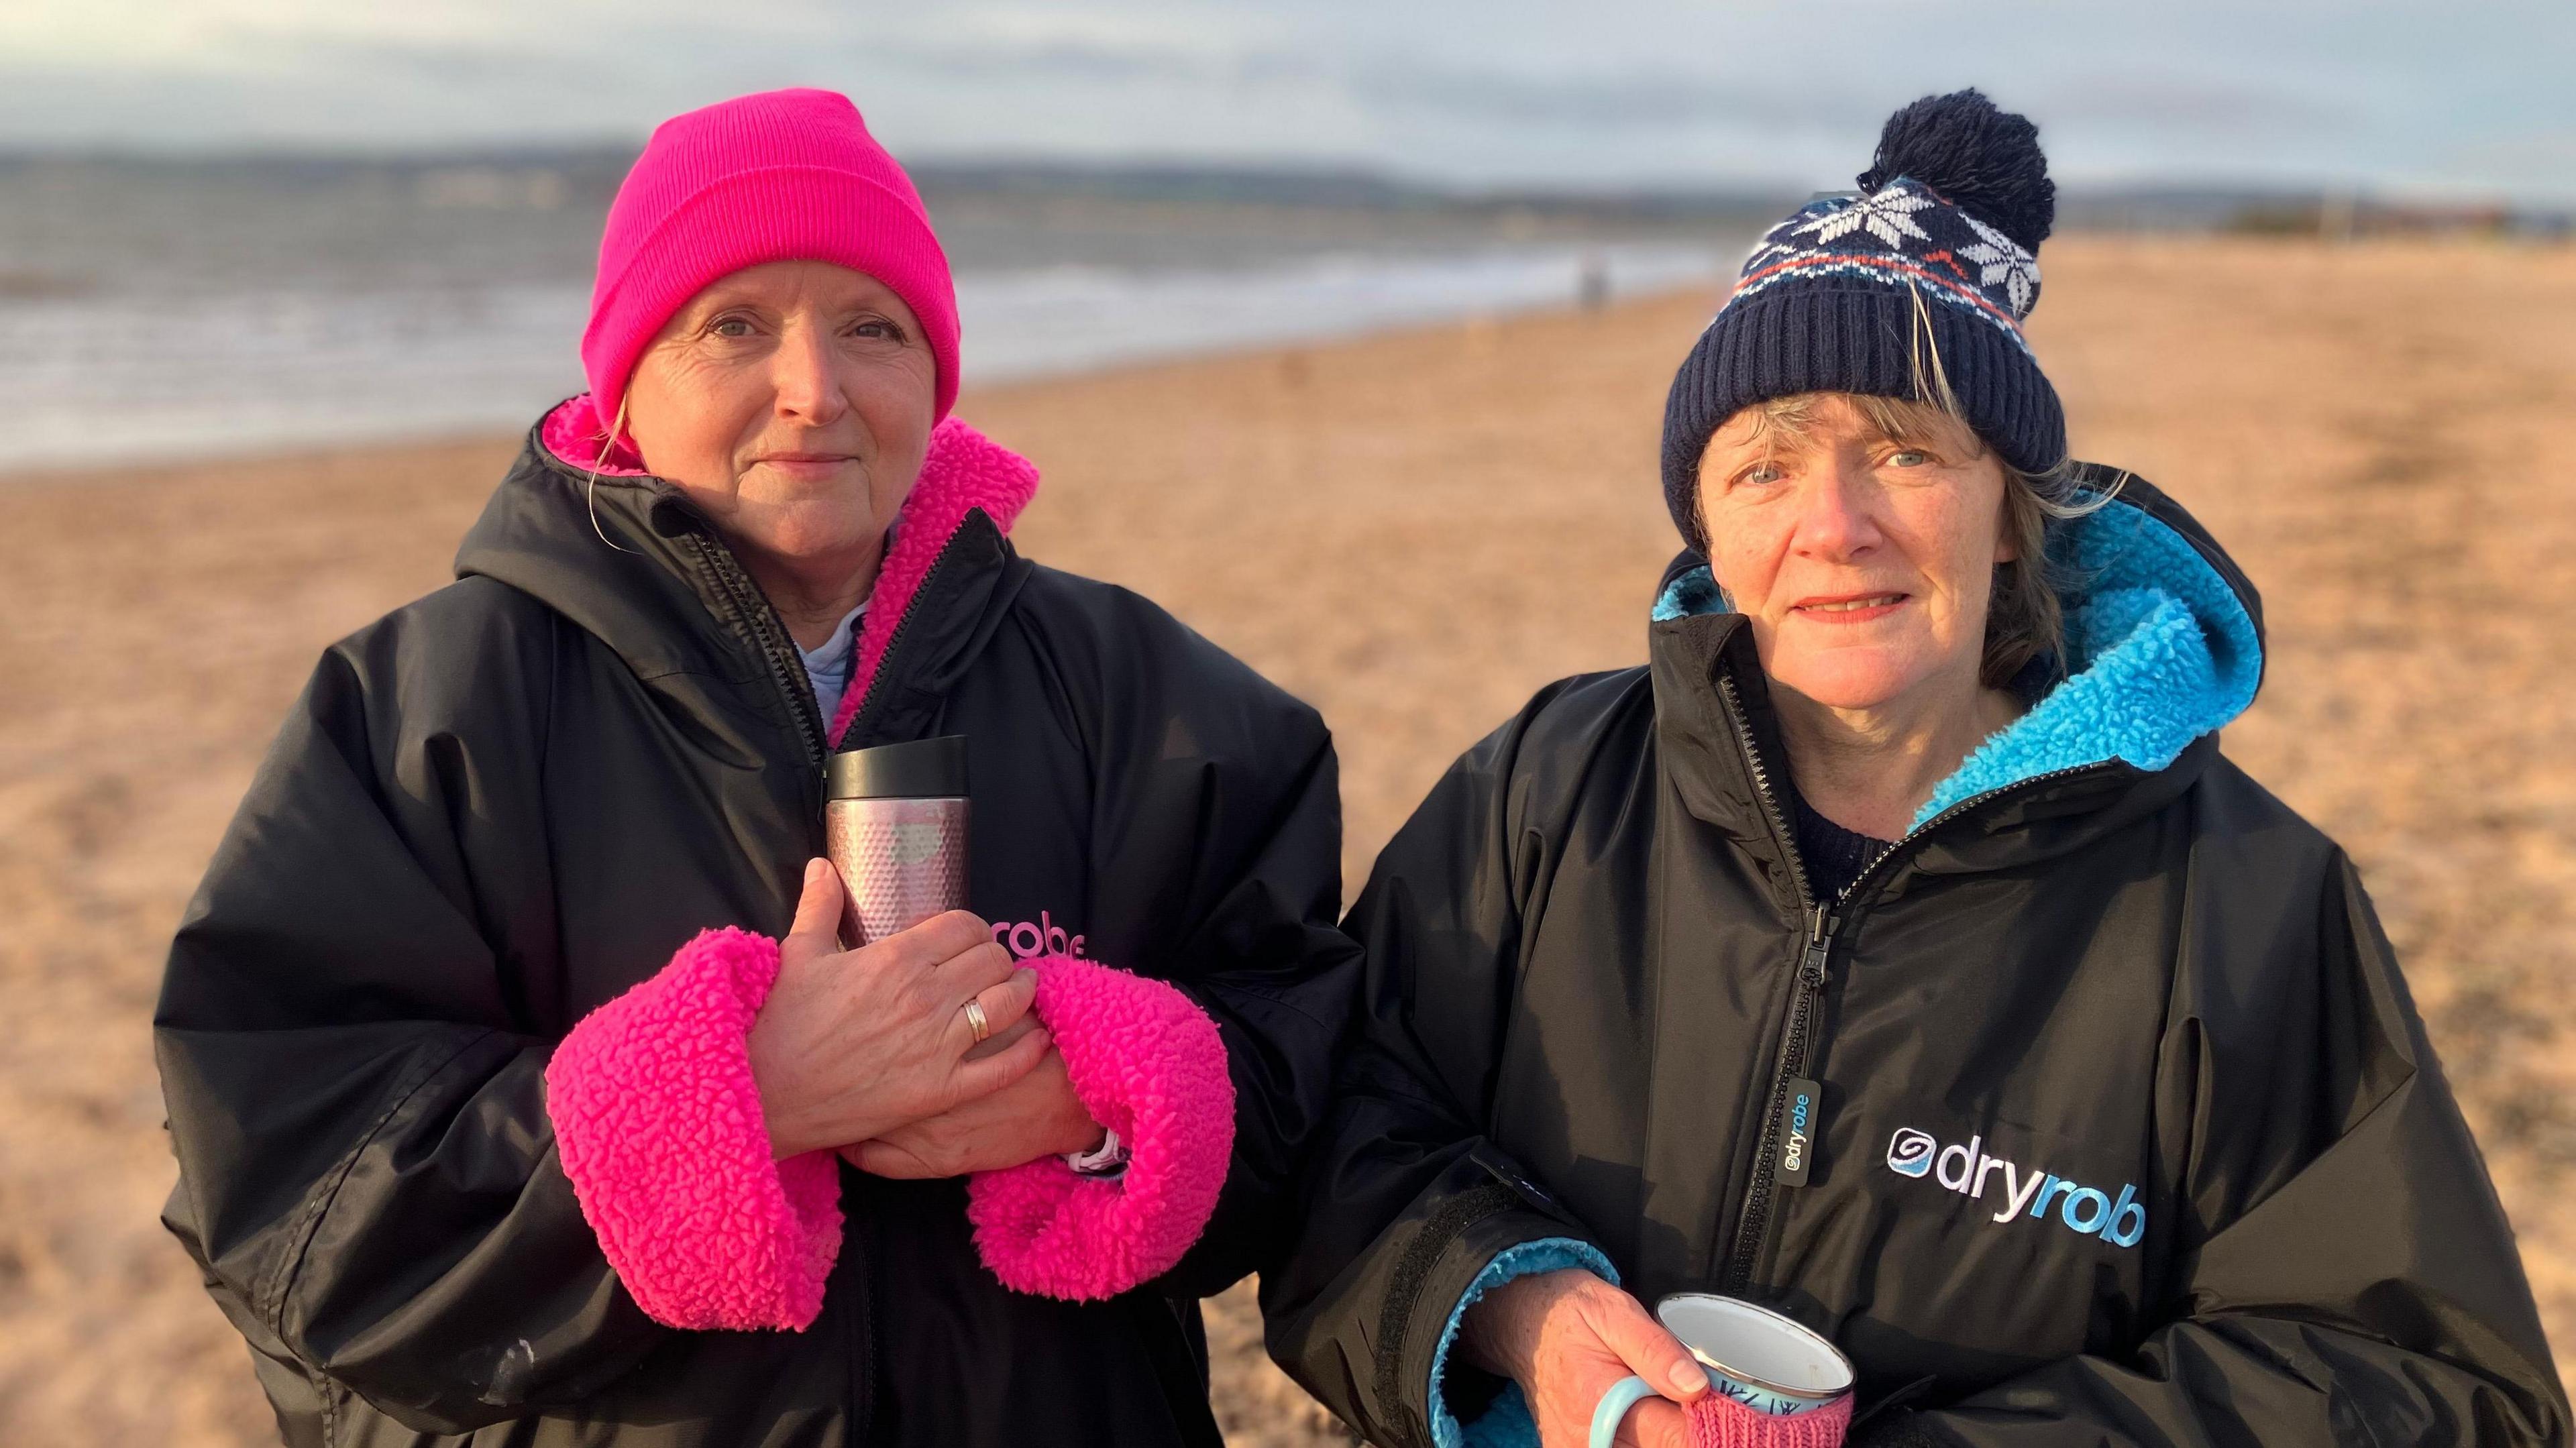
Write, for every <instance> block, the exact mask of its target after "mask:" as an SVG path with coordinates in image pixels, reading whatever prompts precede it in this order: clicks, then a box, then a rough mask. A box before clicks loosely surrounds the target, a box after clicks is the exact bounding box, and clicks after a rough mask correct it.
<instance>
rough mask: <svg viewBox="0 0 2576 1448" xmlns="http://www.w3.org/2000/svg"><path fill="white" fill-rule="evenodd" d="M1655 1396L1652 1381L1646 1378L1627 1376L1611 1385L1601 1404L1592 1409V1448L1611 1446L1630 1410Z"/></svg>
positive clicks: (1608, 1447)
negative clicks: (1611, 1441)
mask: <svg viewBox="0 0 2576 1448" xmlns="http://www.w3.org/2000/svg"><path fill="white" fill-rule="evenodd" d="M1653 1396H1655V1388H1654V1385H1653V1384H1652V1383H1649V1382H1647V1381H1646V1380H1645V1379H1644V1378H1638V1377H1627V1378H1621V1379H1620V1380H1619V1381H1617V1382H1615V1383H1613V1384H1611V1385H1610V1391H1608V1392H1606V1393H1603V1394H1602V1395H1601V1405H1600V1406H1599V1407H1596V1408H1594V1409H1593V1410H1592V1448H1610V1440H1611V1439H1613V1438H1616V1437H1618V1436H1619V1424H1620V1423H1621V1422H1623V1421H1625V1420H1626V1418H1627V1416H1628V1410H1629V1409H1631V1408H1633V1407H1635V1406H1637V1405H1638V1404H1639V1403H1642V1402H1644V1401H1645V1400H1647V1399H1648V1398H1651V1397H1653Z"/></svg>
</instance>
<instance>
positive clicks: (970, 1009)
mask: <svg viewBox="0 0 2576 1448" xmlns="http://www.w3.org/2000/svg"><path fill="white" fill-rule="evenodd" d="M966 1029H968V1030H970V1031H973V1032H974V1033H975V1044H977V1045H979V1046H980V1045H982V1044H983V1043H984V1038H985V1037H986V1036H989V1035H991V1034H993V1023H992V1022H991V1021H988V1020H986V1019H984V1003H983V1002H982V1001H968V1002H967V1003H966Z"/></svg>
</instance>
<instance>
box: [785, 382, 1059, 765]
mask: <svg viewBox="0 0 2576 1448" xmlns="http://www.w3.org/2000/svg"><path fill="white" fill-rule="evenodd" d="M1037 492H1038V469H1037V464H1035V463H1033V462H1030V461H1029V460H1028V459H1027V458H1024V457H1022V456H1020V455H1019V454H1018V453H1015V452H1013V451H1011V450H1010V449H1009V448H1006V447H1004V446H1002V445H1001V444H1000V443H997V442H995V441H993V440H992V439H991V438H989V437H986V436H984V434H982V433H980V432H977V431H976V430H975V429H974V428H972V427H969V426H967V425H966V424H965V423H963V422H960V421H958V420H957V419H956V418H953V417H952V418H949V419H948V420H947V421H945V422H943V423H941V424H939V426H937V427H935V428H933V429H931V432H930V450H929V452H928V453H927V454H926V455H924V456H923V458H922V460H921V476H920V477H919V478H918V479H917V480H915V481H914V483H913V485H912V492H911V493H910V494H909V495H907V496H906V497H905V498H904V500H903V513H902V516H901V517H900V518H899V519H898V520H897V521H896V523H895V529H894V546H892V547H890V548H888V549H886V555H885V562H884V564H883V565H882V566H880V567H879V568H878V570H877V581H876V586H875V587H874V588H873V589H871V590H870V591H869V593H868V611H867V613H866V614H865V615H864V616H863V617H861V619H860V620H859V661H858V666H857V667H856V668H853V669H852V670H850V682H849V686H848V687H847V688H845V689H843V690H842V691H841V707H840V708H838V709H836V710H834V711H833V712H832V728H831V738H832V743H833V745H834V746H835V747H838V746H839V744H840V742H841V736H842V735H843V734H845V733H847V732H848V731H849V727H850V721H851V720H853V719H855V718H857V717H858V715H859V703H860V701H861V700H864V699H865V698H867V696H868V685H870V684H872V683H874V682H875V681H876V674H877V665H878V664H880V663H883V662H884V661H885V651H886V645H887V644H889V643H891V642H893V641H894V631H895V626H896V625H897V624H899V623H901V622H903V614H904V610H905V609H907V608H910V607H911V606H912V596H913V595H914V594H915V593H917V592H919V591H920V589H921V585H922V581H923V580H924V579H927V578H928V577H929V576H930V565H931V564H932V563H933V562H934V561H936V560H937V559H938V557H939V552H940V550H941V549H943V548H946V547H947V546H948V540H949V539H950V538H953V537H955V536H956V535H957V530H958V529H959V528H961V527H963V526H965V523H966V517H967V515H968V514H970V513H972V512H974V511H975V510H976V509H978V508H981V509H983V510H984V514H985V516H986V517H989V518H991V519H992V520H993V526H994V527H995V528H998V529H1000V530H1001V531H1002V532H1003V533H1005V534H1008V533H1009V532H1010V531H1011V524H1012V522H1013V521H1014V520H1016V519H1017V518H1018V517H1019V516H1020V510H1021V509H1022V508H1025V507H1027V506H1028V505H1029V499H1031V498H1034V497H1036V496H1037Z"/></svg>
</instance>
